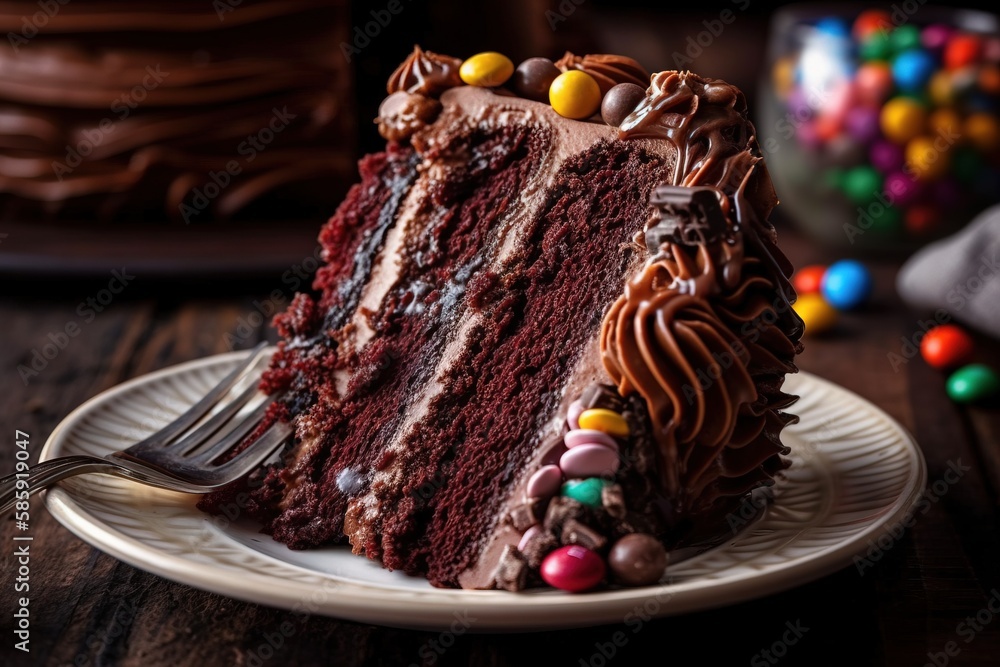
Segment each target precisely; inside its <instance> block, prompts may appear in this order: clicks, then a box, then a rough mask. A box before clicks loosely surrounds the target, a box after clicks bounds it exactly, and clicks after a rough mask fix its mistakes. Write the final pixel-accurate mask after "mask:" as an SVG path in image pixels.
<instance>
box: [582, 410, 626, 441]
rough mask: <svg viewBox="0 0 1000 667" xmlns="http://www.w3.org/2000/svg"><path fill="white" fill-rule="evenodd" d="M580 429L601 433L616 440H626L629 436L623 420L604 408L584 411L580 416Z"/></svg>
mask: <svg viewBox="0 0 1000 667" xmlns="http://www.w3.org/2000/svg"><path fill="white" fill-rule="evenodd" d="M580 428H588V429H594V430H595V431H603V432H605V433H607V434H608V435H613V436H614V437H616V438H627V437H628V434H629V428H628V422H627V421H625V418H624V417H622V416H621V415H620V414H618V413H617V412H615V411H614V410H605V409H604V408H592V409H590V410H584V411H583V414H581V415H580Z"/></svg>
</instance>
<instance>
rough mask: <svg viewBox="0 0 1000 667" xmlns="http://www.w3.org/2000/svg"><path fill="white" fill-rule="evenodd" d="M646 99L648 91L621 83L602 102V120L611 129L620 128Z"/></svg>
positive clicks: (632, 84)
mask: <svg viewBox="0 0 1000 667" xmlns="http://www.w3.org/2000/svg"><path fill="white" fill-rule="evenodd" d="M645 97H646V91H645V90H644V89H643V88H642V87H641V86H637V85H635V84H634V83H619V84H618V85H617V86H615V87H614V88H612V89H611V90H609V91H608V94H607V95H605V96H604V101H603V102H601V118H603V119H604V122H605V123H607V124H608V125H610V126H611V127H618V126H619V125H621V124H622V121H623V120H625V118H626V116H628V115H629V114H630V113H632V112H633V111H635V109H636V107H638V106H639V102H641V101H642V100H643V99H644V98H645Z"/></svg>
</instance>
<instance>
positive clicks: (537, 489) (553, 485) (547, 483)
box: [525, 465, 562, 498]
mask: <svg viewBox="0 0 1000 667" xmlns="http://www.w3.org/2000/svg"><path fill="white" fill-rule="evenodd" d="M561 484H562V470H560V469H559V466H556V465H548V466H542V467H541V468H539V469H538V470H536V471H535V472H534V474H532V476H531V477H529V478H528V486H527V488H526V489H525V494H526V495H527V496H528V497H529V498H551V497H552V496H554V495H556V494H557V493H559V486H560V485H561Z"/></svg>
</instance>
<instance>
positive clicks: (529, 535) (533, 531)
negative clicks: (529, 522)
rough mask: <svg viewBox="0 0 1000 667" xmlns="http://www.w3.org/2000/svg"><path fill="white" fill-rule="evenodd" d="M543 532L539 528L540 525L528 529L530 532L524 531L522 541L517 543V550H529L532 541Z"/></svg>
mask: <svg viewBox="0 0 1000 667" xmlns="http://www.w3.org/2000/svg"><path fill="white" fill-rule="evenodd" d="M541 532H542V529H541V528H539V527H538V524H535V525H534V526H531V527H530V528H528V530H526V531H524V535H522V536H521V541H520V542H518V543H517V550H518V551H524V550H525V549H527V548H528V544H530V543H531V540H533V539H535V537H536V536H537V535H538V534H539V533H541Z"/></svg>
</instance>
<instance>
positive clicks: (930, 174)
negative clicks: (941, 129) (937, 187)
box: [905, 137, 950, 181]
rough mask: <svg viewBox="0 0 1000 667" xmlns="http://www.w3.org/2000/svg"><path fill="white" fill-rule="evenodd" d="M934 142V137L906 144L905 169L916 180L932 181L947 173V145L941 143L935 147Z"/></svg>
mask: <svg viewBox="0 0 1000 667" xmlns="http://www.w3.org/2000/svg"><path fill="white" fill-rule="evenodd" d="M935 141H936V139H935V138H934V137H917V138H916V139H913V140H911V141H910V143H908V144H906V153H905V155H906V169H907V171H908V172H909V173H910V174H912V175H913V176H915V177H916V178H917V179H918V180H921V181H933V180H935V179H937V178H940V177H941V176H944V175H945V174H946V173H948V162H949V159H950V158H949V155H948V148H947V144H946V143H945V142H943V141H942V142H941V144H939V145H938V146H935V143H934V142H935ZM942 145H943V146H942ZM941 148H943V150H941Z"/></svg>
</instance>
